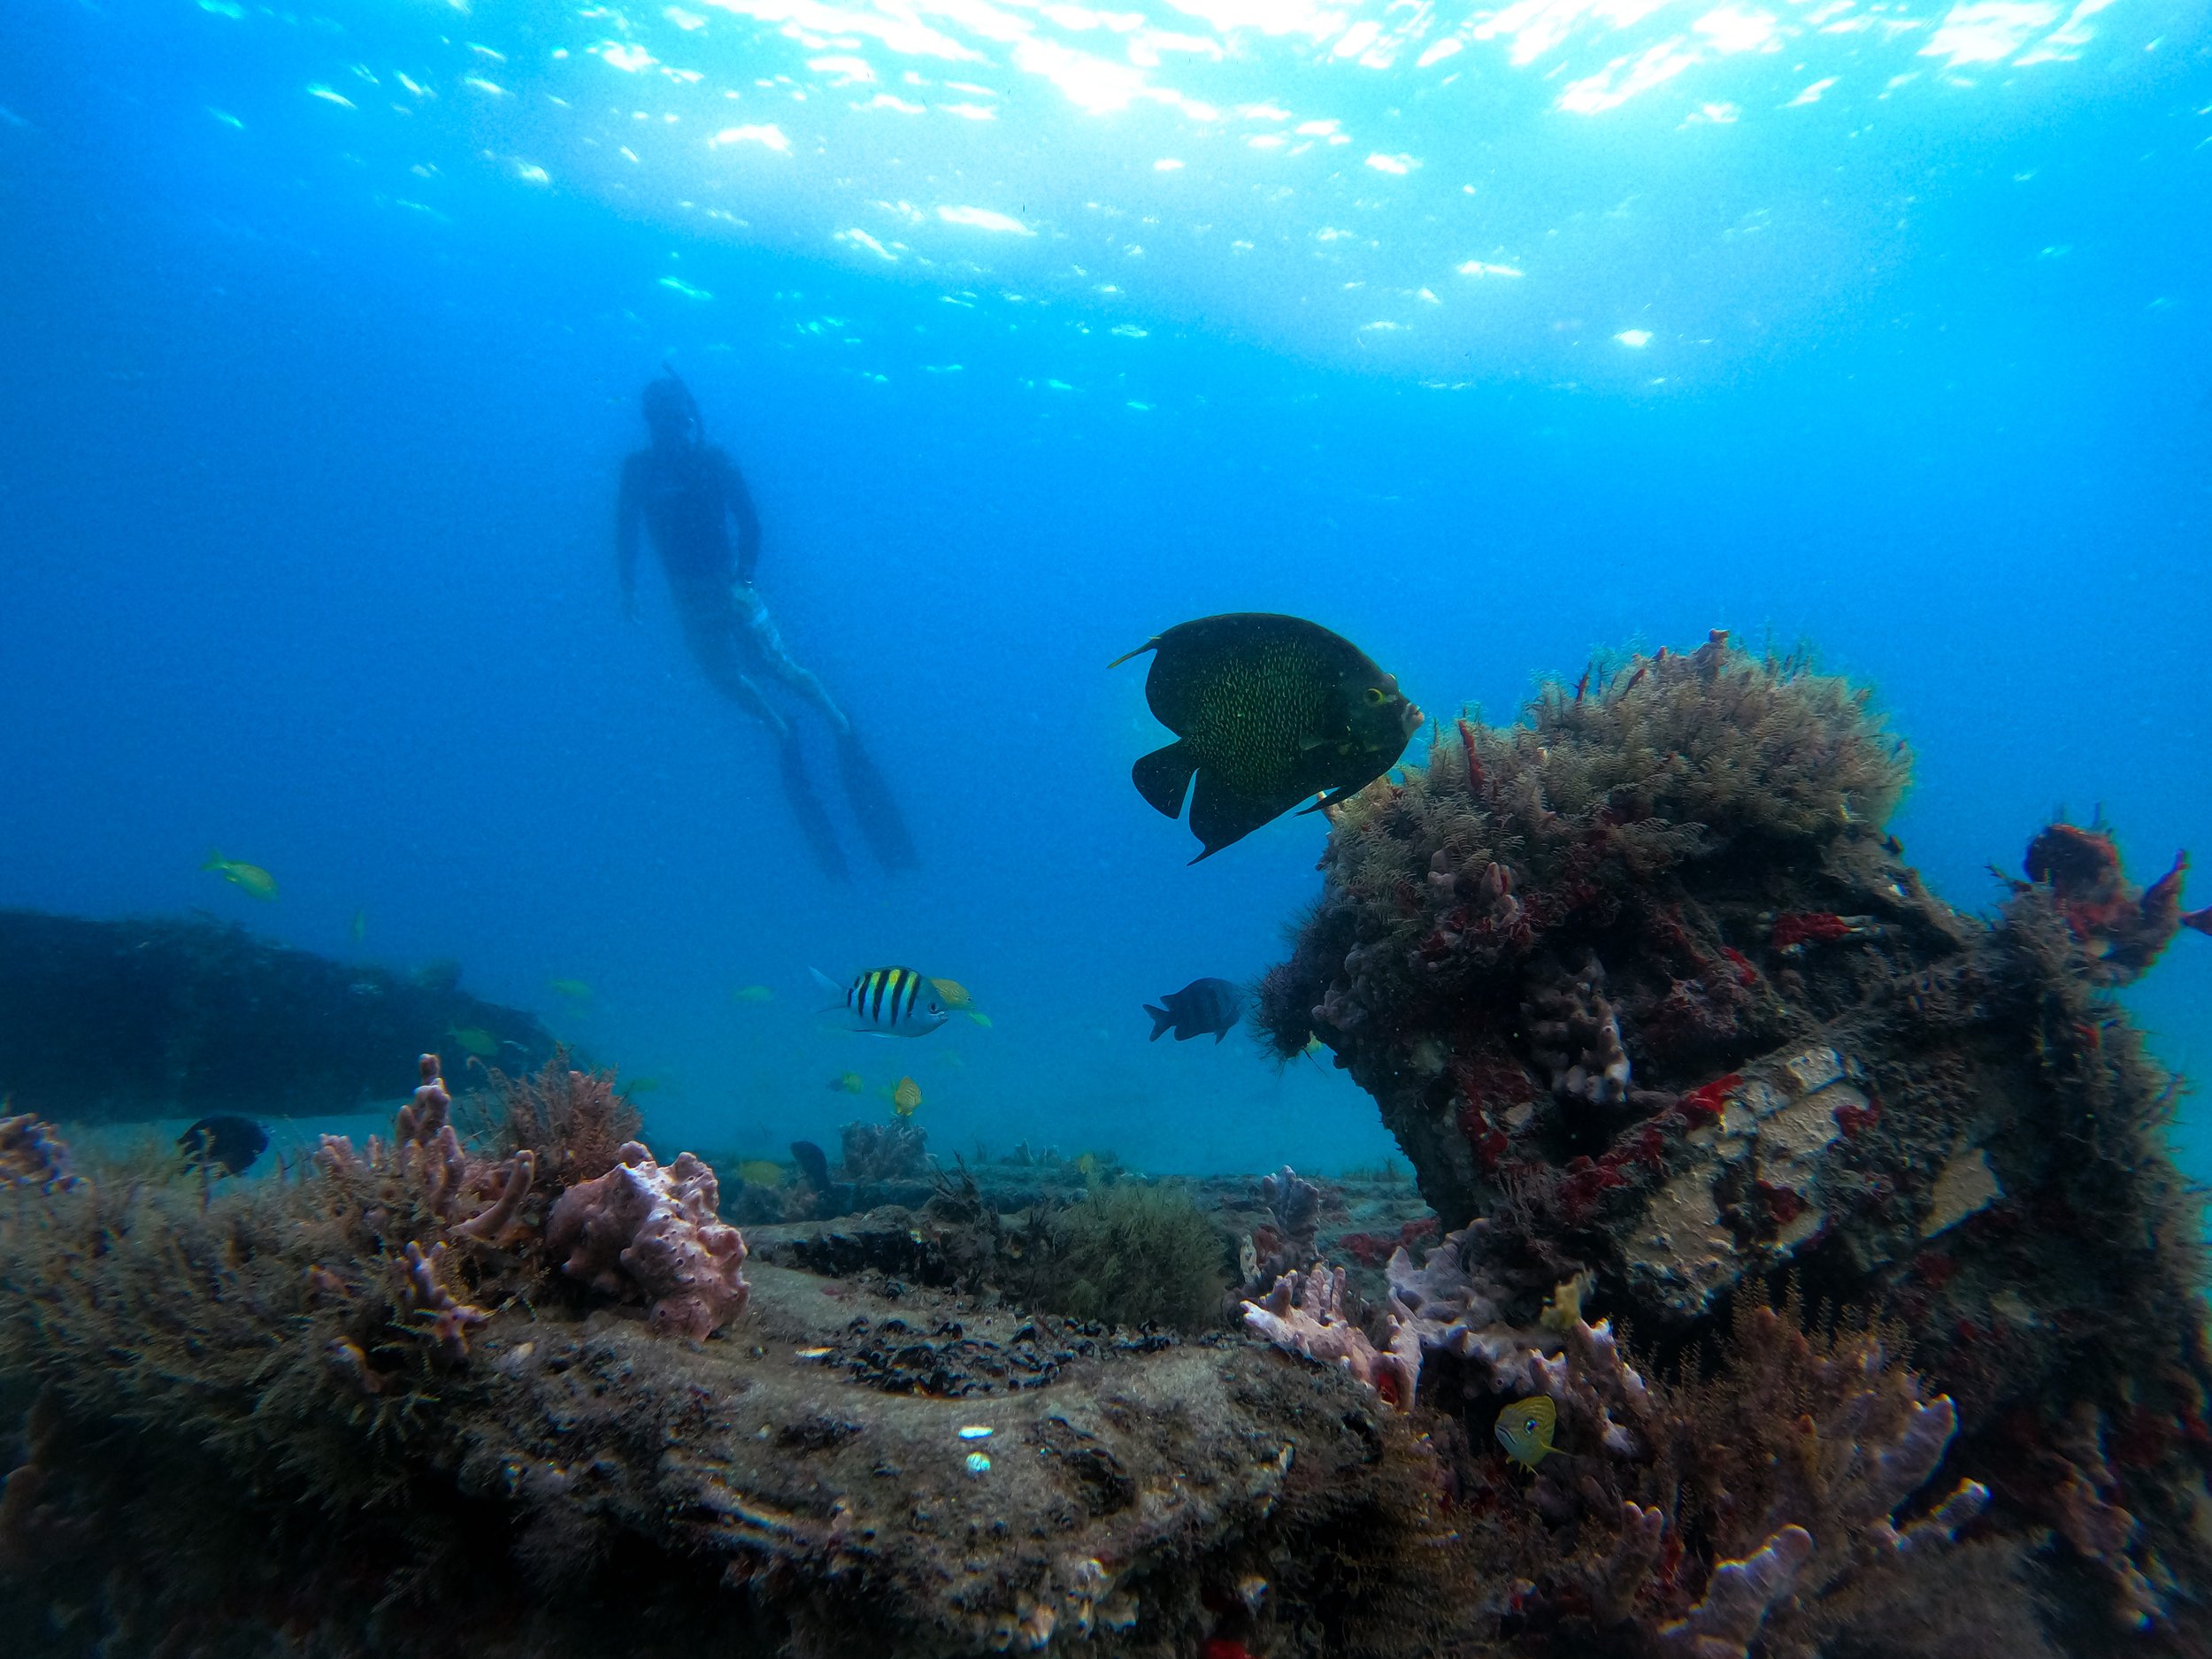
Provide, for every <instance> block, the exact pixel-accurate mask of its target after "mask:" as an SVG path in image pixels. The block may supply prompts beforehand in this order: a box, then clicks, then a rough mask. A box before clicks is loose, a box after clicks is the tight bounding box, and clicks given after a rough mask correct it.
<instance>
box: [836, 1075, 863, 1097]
mask: <svg viewBox="0 0 2212 1659" xmlns="http://www.w3.org/2000/svg"><path fill="white" fill-rule="evenodd" d="M829 1086H830V1089H831V1092H832V1093H833V1094H859V1093H860V1089H861V1082H860V1073H859V1072H857V1071H843V1072H840V1073H839V1074H838V1075H837V1076H835V1077H833V1078H832V1079H830V1080H829Z"/></svg>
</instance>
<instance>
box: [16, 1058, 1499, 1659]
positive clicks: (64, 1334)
mask: <svg viewBox="0 0 2212 1659" xmlns="http://www.w3.org/2000/svg"><path fill="white" fill-rule="evenodd" d="M438 1070H439V1069H438V1066H437V1063H436V1061H435V1059H434V1057H430V1056H426V1057H425V1059H424V1061H423V1063H422V1082H421V1084H420V1087H419V1088H418V1090H417V1092H416V1094H415V1096H414V1098H413V1099H411V1101H410V1102H408V1103H407V1105H406V1106H405V1107H404V1108H403V1109H402V1110H401V1111H400V1113H399V1115H398V1121H397V1122H396V1125H395V1126H394V1132H393V1133H392V1136H391V1137H390V1139H389V1140H387V1139H385V1138H384V1137H381V1136H379V1137H375V1138H373V1139H372V1140H371V1141H369V1142H368V1144H367V1145H366V1146H365V1148H355V1147H353V1146H351V1145H350V1144H349V1143H347V1142H345V1141H336V1140H333V1141H326V1142H325V1144H324V1147H323V1148H322V1150H321V1153H320V1155H319V1156H318V1158H317V1159H316V1160H315V1162H314V1164H312V1166H311V1167H309V1168H307V1169H304V1170H302V1171H297V1172H296V1174H295V1175H294V1176H293V1177H291V1178H290V1179H284V1180H281V1181H263V1182H257V1183H250V1184H245V1185H242V1186H241V1187H234V1188H228V1189H224V1188H216V1189H204V1188H203V1189H198V1190H195V1189H193V1188H189V1187H181V1186H164V1187H157V1188H154V1189H151V1190H127V1189H126V1188H125V1187H124V1186H123V1185H122V1184H120V1183H119V1184H118V1185H117V1186H116V1187H113V1188H112V1189H111V1188H109V1187H105V1186H104V1185H102V1184H101V1183H98V1182H96V1181H87V1182H86V1183H84V1184H83V1185H81V1187H73V1188H64V1187H61V1186H59V1185H58V1184H57V1185H54V1186H53V1187H51V1190H47V1189H45V1188H43V1187H32V1186H23V1187H13V1188H11V1189H8V1190H7V1191H5V1192H0V1401H4V1402H7V1403H8V1405H9V1406H10V1408H11V1409H12V1413H13V1414H15V1416H14V1420H15V1421H19V1422H20V1423H21V1425H22V1427H21V1432H20V1433H16V1432H8V1433H7V1434H6V1436H5V1439H4V1440H0V1450H4V1452H5V1454H6V1456H5V1458H4V1460H0V1467H4V1468H5V1469H6V1470H8V1471H12V1472H8V1473H7V1475H6V1486H5V1488H4V1495H0V1620H4V1621H5V1624H4V1628H6V1629H7V1630H8V1632H10V1635H9V1640H8V1644H7V1646H8V1651H9V1653H10V1654H11V1655H20V1656H21V1659H81V1656H87V1655H104V1656H111V1659H124V1656H127V1655H154V1654H157V1653H176V1652H182V1651H205V1652H226V1653H228V1652H241V1653H244V1652H254V1653H266V1654H275V1653H295V1652H357V1651H360V1650H361V1647H362V1644H363V1643H364V1642H365V1641H367V1640H370V1639H371V1635H370V1633H371V1632H373V1644H374V1646H375V1647H376V1649H377V1651H379V1652H380V1653H385V1654H392V1655H422V1656H423V1659H432V1656H437V1659H444V1656H445V1655H453V1654H457V1653H469V1654H475V1655H493V1656H497V1655H508V1656H511V1659H520V1656H521V1655H531V1659H588V1656H593V1655H601V1654H604V1653H606V1652H608V1651H610V1650H616V1649H618V1650H627V1646H628V1645H629V1644H630V1643H632V1642H633V1641H634V1638H635V1636H636V1632H639V1631H641V1630H642V1631H649V1632H651V1633H652V1641H653V1645H654V1646H655V1647H660V1646H662V1645H664V1644H665V1645H669V1646H671V1647H674V1648H676V1649H680V1650H689V1651H695V1652H699V1653H720V1654H737V1653H785V1654H790V1655H819V1656H822V1659H830V1656H832V1655H855V1654H862V1653H867V1654H898V1655H915V1656H916V1659H930V1656H932V1655H941V1656H943V1659H952V1656H954V1655H975V1654H984V1653H994V1652H1001V1653H1002V1652H1010V1651H1011V1652H1041V1651H1044V1650H1045V1649H1047V1648H1048V1647H1050V1648H1053V1649H1054V1650H1057V1651H1069V1650H1081V1651H1089V1652H1097V1653H1101V1654H1124V1655H1139V1654H1144V1655H1152V1654H1164V1653H1173V1652H1185V1653H1187V1652H1195V1651H1197V1650H1198V1649H1199V1648H1200V1647H1202V1646H1203V1645H1204V1644H1205V1643H1207V1642H1210V1641H1220V1640H1243V1639H1244V1638H1245V1637H1246V1636H1250V1637H1252V1638H1253V1639H1255V1640H1264V1641H1265V1642H1266V1644H1267V1645H1266V1646H1265V1647H1264V1648H1263V1651H1267V1652H1269V1653H1271V1654H1273V1653H1285V1654H1287V1653H1292V1652H1302V1653H1309V1654H1315V1655H1318V1654H1321V1653H1330V1654H1339V1653H1348V1652H1354V1651H1359V1652H1366V1653H1375V1654H1397V1653H1402V1654H1405V1655H1412V1654H1414V1653H1416V1652H1418V1651H1422V1650H1424V1648H1425V1647H1428V1648H1432V1647H1433V1646H1434V1644H1435V1643H1436V1642H1437V1641H1438V1640H1442V1639H1443V1638H1444V1637H1445V1636H1446V1635H1447V1634H1448V1632H1449V1629H1450V1628H1451V1627H1452V1625H1453V1624H1455V1622H1456V1621H1458V1620H1459V1619H1460V1617H1461V1613H1460V1608H1459V1602H1458V1601H1457V1600H1456V1599H1455V1594H1454V1593H1453V1586H1454V1585H1455V1583H1456V1582H1457V1581H1458V1579H1459V1577H1460V1575H1461V1574H1462V1572H1463V1563H1462V1562H1461V1559H1460V1555H1459V1553H1458V1545H1457V1543H1456V1541H1455V1535H1454V1533H1453V1532H1451V1530H1450V1528H1449V1525H1448V1522H1447V1520H1446V1519H1445V1517H1443V1515H1442V1513H1441V1509H1440V1492H1439V1489H1438V1486H1437V1482H1436V1479H1435V1464H1434V1460H1433V1459H1432V1456H1431V1455H1430V1454H1429V1453H1428V1451H1427V1450H1426V1449H1425V1448H1424V1447H1423V1446H1422V1444H1421V1442H1420V1440H1418V1438H1417V1435H1416V1434H1415V1433H1414V1432H1413V1431H1412V1430H1411V1429H1410V1428H1409V1426H1408V1425H1406V1424H1405V1423H1404V1422H1403V1421H1402V1418H1401V1417H1399V1416H1398V1415H1397V1414H1395V1413H1393V1412H1391V1411H1388V1410H1387V1409H1384V1408H1383V1407H1382V1405H1381V1402H1379V1401H1378V1400H1377V1399H1376V1398H1375V1396H1374V1395H1373V1394H1371V1392H1369V1391H1367V1390H1365V1389H1363V1388H1362V1387H1360V1386H1358V1385H1357V1384H1356V1383H1355V1382H1353V1381H1352V1380H1350V1379H1347V1378H1344V1377H1341V1376H1338V1375H1336V1374H1333V1372H1331V1371H1326V1370H1324V1369H1322V1368H1319V1367H1313V1366H1306V1365H1292V1364H1285V1363H1282V1361H1281V1360H1280V1358H1279V1356H1276V1355H1274V1354H1273V1353H1271V1351H1270V1350H1269V1349H1267V1348H1265V1347H1263V1346H1262V1345H1259V1344H1246V1343H1240V1342H1236V1341H1234V1340H1231V1339H1227V1338H1225V1337H1223V1336H1218V1335H1217V1336H1216V1337H1214V1338H1212V1339H1210V1340H1206V1341H1195V1342H1187V1341H1181V1340H1177V1339H1176V1338H1174V1337H1172V1336H1170V1335H1167V1334H1165V1333H1147V1332H1141V1331H1139V1332H1128V1331H1123V1332H1113V1331H1110V1330H1108V1329H1107V1328H1105V1327H1103V1326H1098V1325H1083V1324H1081V1323H1080V1322H1078V1321H1069V1322H1061V1321H1059V1320H1056V1319H1049V1318H1047V1317H1042V1316H1035V1315H1032V1314H1029V1313H1026V1312H1024V1311H1021V1310H1015V1309H1005V1310H992V1309H987V1308H981V1307H979V1306H977V1305H976V1304H975V1303H974V1302H972V1301H968V1302H962V1301H960V1300H959V1299H957V1298H956V1295H955V1294H954V1293H952V1292H950V1291H944V1292H935V1291H928V1290H924V1289H922V1288H919V1287H918V1286H906V1287H904V1288H903V1289H902V1290H901V1291H900V1292H899V1293H898V1294H896V1295H895V1296H894V1295H891V1294H876V1293H874V1292H872V1291H870V1290H867V1289H865V1288H864V1287H862V1286H858V1285H856V1284H851V1283H843V1284H841V1283H838V1282H836V1281H831V1280H826V1279H821V1278H818V1277H816V1276H814V1275H811V1274H809V1273H805V1272H801V1271H795V1270H792V1269H788V1268H783V1267H778V1266H773V1265H769V1266H760V1265H757V1264H756V1265H755V1267H754V1271H753V1274H752V1275H751V1276H750V1278H749V1279H746V1278H741V1277H740V1276H739V1274H738V1272H737V1269H738V1267H739V1266H740V1264H741V1263H743V1261H744V1255H745V1251H744V1246H743V1243H742V1241H741V1240H740V1239H739V1238H738V1236H737V1233H736V1231H735V1229H733V1228H730V1227H728V1226H726V1225H723V1224H721V1223H718V1222H717V1221H716V1220H714V1219H713V1204H714V1199H715V1196H716V1193H715V1183H714V1178H713V1176H712V1173H711V1172H710V1171H708V1170H707V1169H706V1167H705V1166H704V1165H703V1164H700V1163H698V1162H697V1161H696V1160H695V1159H693V1158H692V1157H691V1156H689V1155H684V1156H680V1157H678V1158H677V1159H676V1160H675V1161H674V1162H673V1163H672V1164H668V1165H666V1166H662V1165H660V1164H657V1162H656V1161H655V1160H654V1159H653V1158H652V1157H651V1156H650V1155H649V1153H648V1152H647V1151H646V1148H644V1147H643V1146H642V1145H641V1144H637V1143H633V1144H630V1145H626V1146H623V1147H621V1148H618V1153H619V1156H618V1159H617V1161H616V1162H615V1163H614V1164H611V1165H610V1166H609V1167H608V1168H606V1169H604V1170H603V1171H600V1172H598V1173H596V1174H593V1175H589V1176H584V1175H583V1173H582V1172H583V1171H587V1170H589V1169H591V1168H592V1167H593V1166H594V1164H596V1163H597V1162H598V1161H599V1160H600V1159H601V1158H602V1157H603V1156H604V1154H605V1148H604V1147H603V1144H602V1142H603V1136H604V1132H605V1130H606V1128H607V1127H608V1125H609V1122H610V1121H611V1120H610V1118H609V1109H608V1096H607V1091H605V1089H604V1088H603V1084H604V1082H605V1081H606V1079H603V1078H597V1077H588V1076H579V1077H576V1078H573V1079H572V1078H569V1077H566V1076H563V1075H559V1074H554V1073H547V1074H541V1075H540V1076H539V1077H538V1078H535V1079H527V1080H526V1087H522V1086H518V1088H519V1093H518V1094H514V1095H512V1096H511V1098H512V1099H514V1100H516V1101H518V1102H519V1109H518V1110H516V1111H515V1112H513V1113H512V1114H511V1116H510V1117H508V1118H504V1119H495V1121H497V1122H499V1123H500V1124H501V1127H499V1128H498V1129H497V1130H496V1131H495V1132H494V1133H491V1134H490V1135H488V1137H487V1140H486V1143H485V1144H484V1145H483V1146H481V1147H478V1146H474V1145H472V1144H470V1143H469V1142H467V1141H463V1140H462V1138H461V1137H460V1135H459V1133H457V1127H456V1124H455V1121H454V1118H455V1109H454V1103H453V1102H452V1100H451V1098H450V1096H449V1094H448V1092H447V1090H446V1088H445V1085H444V1082H443V1080H442V1078H441V1077H440V1076H439V1074H438ZM548 1102H552V1104H551V1105H549V1104H548ZM463 1115H464V1116H468V1115H470V1114H467V1113H464V1114H463ZM477 1115H479V1116H487V1117H488V1116H489V1115H488V1114H481V1113H480V1114H477ZM526 1141H527V1142H530V1144H525V1142H526ZM1110 1192H1111V1194H1113V1195H1114V1197H1115V1199H1116V1202H1117V1203H1118V1204H1119V1205H1120V1206H1121V1208H1119V1209H1116V1210H1111V1211H1110V1212H1107V1211H1102V1224H1113V1223H1114V1218H1115V1217H1122V1219H1123V1221H1124V1222H1125V1221H1126V1220H1127V1217H1128V1215H1129V1213H1130V1212H1129V1210H1128V1205H1129V1202H1130V1201H1131V1199H1132V1198H1133V1197H1143V1196H1144V1195H1145V1194H1144V1189H1138V1188H1134V1187H1129V1188H1125V1187H1114V1188H1112V1189H1110ZM1155 1196H1156V1195H1155ZM1177 1202H1179V1204H1180V1205H1181V1210H1182V1212H1183V1213H1185V1214H1186V1215H1187V1217H1189V1218H1190V1221H1191V1222H1192V1223H1193V1224H1194V1225H1196V1226H1197V1227H1198V1228H1199V1229H1200V1230H1201V1231H1202V1232H1204V1233H1205V1234H1206V1237H1207V1240H1208V1246H1207V1249H1208V1262H1209V1271H1210V1274H1211V1275H1212V1276H1211V1277H1210V1279H1209V1280H1208V1281H1207V1282H1206V1284H1205V1285H1204V1286H1202V1290H1201V1293H1200V1296H1199V1299H1200V1301H1201V1302H1203V1303H1204V1304H1206V1305H1207V1306H1209V1307H1210V1305H1211V1302H1212V1300H1213V1298H1214V1297H1215V1296H1216V1295H1217V1293H1218V1287H1219V1282H1220V1279H1219V1274H1220V1271H1221V1260H1222V1256H1221V1250H1222V1244H1221V1240H1220V1238H1219V1235H1218V1234H1217V1233H1213V1232H1212V1231H1211V1229H1210V1226H1209V1225H1207V1224H1205V1223H1203V1222H1202V1220H1201V1219H1199V1218H1198V1217H1197V1212H1196V1210H1194V1208H1193V1207H1192V1206H1191V1204H1190V1202H1189V1200H1188V1199H1187V1197H1178V1199H1177ZM1146 1225H1154V1224H1153V1223H1149V1222H1148V1223H1147V1224H1146ZM1179 1225H1180V1224H1179ZM1147 1236H1149V1234H1148V1235H1147ZM1141 1266H1142V1263H1141V1262H1140V1263H1130V1264H1129V1267H1128V1271H1137V1270H1139V1269H1141ZM830 1293H835V1294H830ZM648 1303H649V1304H650V1309H651V1311H650V1312H648V1311H647V1310H646V1307H645V1306H644V1304H648ZM684 1338H692V1339H701V1340H680V1339H684ZM11 1429H12V1425H11ZM1254 1586H1257V1588H1255V1587H1254ZM1263 1593H1264V1594H1263ZM55 1609H65V1613H64V1614H56V1613H55V1612H54V1610H55ZM1254 1609H1258V1612H1257V1613H1255V1611H1254ZM1277 1609H1285V1610H1284V1611H1281V1612H1278V1611H1277ZM1291 1609H1295V1610H1294V1611H1293V1610H1291ZM1369 1626H1373V1627H1374V1628H1377V1629H1384V1630H1389V1631H1394V1632H1402V1638H1401V1637H1399V1636H1394V1637H1393V1638H1392V1639H1391V1640H1388V1641H1386V1642H1384V1643H1382V1644H1381V1645H1379V1646H1378V1645H1377V1644H1376V1643H1374V1642H1373V1641H1371V1640H1368V1639H1367V1637H1366V1636H1365V1635H1364V1634H1363V1632H1365V1630H1366V1629H1367V1628H1368V1627H1369ZM1232 1627H1233V1629H1234V1630H1235V1632H1238V1633H1237V1634H1236V1635H1233V1636H1232V1635H1226V1634H1225V1633H1224V1632H1225V1630H1226V1629H1229V1628H1232ZM1292 1630H1295V1631H1296V1632H1299V1633H1298V1634H1297V1636H1296V1637H1295V1638H1294V1639H1293V1638H1291V1637H1290V1636H1289V1635H1288V1634H1287V1633H1286V1632H1290V1631H1292ZM1279 1632H1282V1633H1284V1635H1283V1640H1280V1641H1277V1640H1275V1638H1276V1636H1277V1634H1278V1633H1279Z"/></svg>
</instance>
